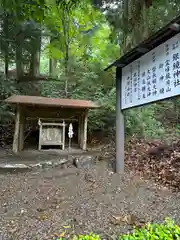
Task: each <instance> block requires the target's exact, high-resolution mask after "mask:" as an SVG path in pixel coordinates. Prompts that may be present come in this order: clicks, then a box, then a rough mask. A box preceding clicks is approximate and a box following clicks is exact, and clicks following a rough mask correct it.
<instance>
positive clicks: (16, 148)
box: [13, 106, 21, 153]
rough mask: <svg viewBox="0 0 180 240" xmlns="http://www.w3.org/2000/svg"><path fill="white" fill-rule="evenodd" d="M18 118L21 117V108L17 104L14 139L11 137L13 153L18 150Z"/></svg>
mask: <svg viewBox="0 0 180 240" xmlns="http://www.w3.org/2000/svg"><path fill="white" fill-rule="evenodd" d="M20 118H21V108H20V106H17V108H16V118H15V129H14V139H13V152H14V153H17V152H18V151H19V132H20Z"/></svg>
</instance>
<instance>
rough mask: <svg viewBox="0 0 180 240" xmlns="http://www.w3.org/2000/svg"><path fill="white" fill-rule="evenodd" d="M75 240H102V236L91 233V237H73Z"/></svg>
mask: <svg viewBox="0 0 180 240" xmlns="http://www.w3.org/2000/svg"><path fill="white" fill-rule="evenodd" d="M73 240H100V236H99V235H97V234H93V233H90V235H79V236H75V237H73Z"/></svg>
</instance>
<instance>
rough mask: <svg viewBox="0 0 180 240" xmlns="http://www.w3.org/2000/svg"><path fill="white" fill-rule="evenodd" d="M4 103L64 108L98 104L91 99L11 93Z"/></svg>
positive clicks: (86, 107)
mask: <svg viewBox="0 0 180 240" xmlns="http://www.w3.org/2000/svg"><path fill="white" fill-rule="evenodd" d="M5 102H6V103H10V104H20V105H36V106H44V107H64V108H84V109H88V108H98V107H99V105H97V104H96V103H94V102H92V101H87V100H79V99H64V98H48V97H39V96H23V95H13V96H11V97H9V98H7V99H5Z"/></svg>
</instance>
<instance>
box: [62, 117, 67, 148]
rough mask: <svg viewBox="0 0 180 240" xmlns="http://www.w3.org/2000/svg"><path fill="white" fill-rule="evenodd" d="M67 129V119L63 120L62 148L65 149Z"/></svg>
mask: <svg viewBox="0 0 180 240" xmlns="http://www.w3.org/2000/svg"><path fill="white" fill-rule="evenodd" d="M65 130H66V124H65V121H64V120H63V133H62V141H63V144H62V150H64V149H65Z"/></svg>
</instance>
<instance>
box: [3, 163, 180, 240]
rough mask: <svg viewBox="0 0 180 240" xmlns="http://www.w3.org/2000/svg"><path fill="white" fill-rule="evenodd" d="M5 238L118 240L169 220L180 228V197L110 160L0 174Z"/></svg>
mask: <svg viewBox="0 0 180 240" xmlns="http://www.w3.org/2000/svg"><path fill="white" fill-rule="evenodd" d="M0 189H1V191H0V206H1V207H0V239H2V240H3V239H4V240H10V239H13V240H16V239H17V240H30V239H31V240H35V239H38V240H41V239H42V240H45V239H48V240H50V239H57V237H58V236H63V235H64V236H65V237H68V236H70V235H74V234H79V233H90V232H91V231H92V232H94V233H98V234H100V235H102V236H103V237H104V239H116V236H117V235H118V234H120V233H126V232H127V231H129V230H131V229H132V227H133V225H137V226H141V225H143V224H144V223H145V222H148V221H151V222H152V221H156V222H161V221H163V220H164V218H165V217H167V216H169V217H172V218H173V219H175V220H176V221H177V222H178V223H180V214H179V213H180V192H172V191H170V190H168V189H167V188H166V187H164V186H161V185H159V184H155V182H152V181H150V180H145V179H143V178H141V177H139V176H138V175H135V174H134V173H133V171H130V170H128V169H126V173H125V174H124V175H123V176H121V175H118V174H114V173H113V172H112V169H111V168H110V167H109V165H108V164H107V162H106V161H100V162H98V163H97V164H95V165H93V166H91V167H90V168H80V169H77V168H75V167H73V166H71V167H69V168H66V169H62V168H60V167H56V168H49V169H34V170H33V171H31V172H26V173H16V174H15V173H14V174H7V173H1V174H0Z"/></svg>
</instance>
